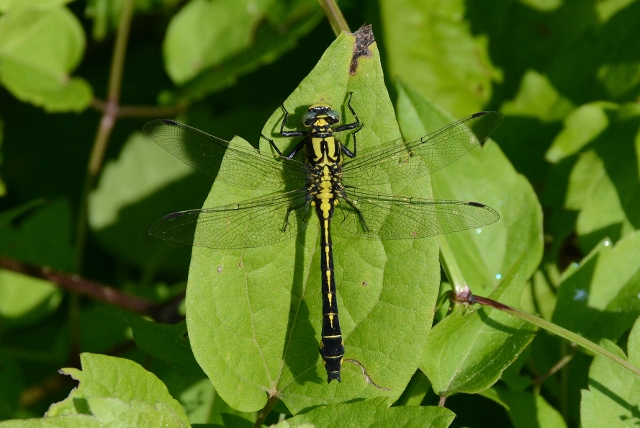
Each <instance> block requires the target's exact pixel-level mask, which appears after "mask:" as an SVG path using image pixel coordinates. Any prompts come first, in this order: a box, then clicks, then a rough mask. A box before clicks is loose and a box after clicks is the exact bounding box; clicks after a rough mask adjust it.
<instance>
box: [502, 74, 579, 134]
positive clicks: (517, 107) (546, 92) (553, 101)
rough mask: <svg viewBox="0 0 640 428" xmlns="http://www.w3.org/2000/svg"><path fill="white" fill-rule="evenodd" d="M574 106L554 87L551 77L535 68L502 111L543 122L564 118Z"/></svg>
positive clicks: (509, 114)
mask: <svg viewBox="0 0 640 428" xmlns="http://www.w3.org/2000/svg"><path fill="white" fill-rule="evenodd" d="M573 108H574V106H573V104H572V103H571V101H570V100H569V99H567V98H566V97H564V96H563V95H562V93H561V92H558V90H557V89H556V88H554V87H553V85H552V84H551V82H549V78H548V77H547V76H544V75H542V74H540V73H537V72H535V71H533V70H528V71H527V72H526V73H525V74H524V76H522V81H521V82H520V88H519V89H518V93H517V94H516V96H515V98H514V99H513V100H511V101H507V102H505V103H504V104H503V105H502V106H501V107H500V111H501V112H503V113H504V114H505V115H507V116H526V117H534V118H536V119H539V120H540V121H542V122H554V121H558V120H562V119H564V118H565V117H566V116H567V114H569V113H570V112H571V111H572V110H573Z"/></svg>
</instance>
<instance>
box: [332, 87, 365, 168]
mask: <svg viewBox="0 0 640 428" xmlns="http://www.w3.org/2000/svg"><path fill="white" fill-rule="evenodd" d="M352 96H353V92H349V100H348V101H347V107H348V108H349V110H350V111H351V114H352V115H353V117H354V119H355V120H356V121H355V122H353V123H348V124H346V125H342V126H338V127H336V128H334V129H333V132H342V131H349V130H351V129H355V131H354V132H353V133H352V134H351V135H352V136H353V151H351V150H349V149H348V148H347V147H346V146H345V145H344V144H340V146H341V149H342V152H343V153H344V154H345V155H346V156H348V157H350V158H354V157H356V134H357V133H358V132H360V130H361V129H362V127H363V126H364V123H362V122H360V118H358V115H357V114H356V111H355V110H354V109H353V107H352V106H351V97H352Z"/></svg>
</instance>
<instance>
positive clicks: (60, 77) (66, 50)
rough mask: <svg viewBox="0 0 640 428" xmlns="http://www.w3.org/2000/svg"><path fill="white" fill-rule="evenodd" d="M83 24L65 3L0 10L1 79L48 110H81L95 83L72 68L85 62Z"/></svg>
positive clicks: (24, 97)
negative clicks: (86, 79)
mask: <svg viewBox="0 0 640 428" xmlns="http://www.w3.org/2000/svg"><path fill="white" fill-rule="evenodd" d="M84 47H85V40H84V32H83V30H82V26H81V25H80V23H79V22H78V20H77V19H76V17H75V16H74V15H73V14H72V13H71V12H69V10H68V9H67V8H65V7H62V6H60V7H49V8H43V9H35V8H34V9H31V8H24V9H23V8H20V10H18V11H13V12H12V13H7V14H5V15H2V16H0V82H2V84H3V85H4V86H6V87H7V89H8V90H9V91H11V92H12V93H13V95H15V96H16V97H17V98H19V99H20V100H22V101H26V102H30V103H32V104H35V105H37V106H41V107H44V108H45V110H47V111H52V112H54V111H69V110H72V111H81V110H83V109H85V108H86V107H87V106H88V105H89V103H90V102H91V97H92V94H91V87H90V86H89V84H88V83H87V82H85V81H84V80H82V79H80V78H75V77H70V76H69V72H70V71H71V70H73V69H74V68H75V67H76V66H77V65H78V63H79V61H80V59H81V58H82V54H83V52H84Z"/></svg>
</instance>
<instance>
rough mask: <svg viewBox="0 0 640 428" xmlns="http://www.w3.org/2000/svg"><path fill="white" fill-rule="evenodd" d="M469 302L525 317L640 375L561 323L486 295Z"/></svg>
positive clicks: (631, 367) (627, 363) (620, 360)
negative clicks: (555, 322)
mask: <svg viewBox="0 0 640 428" xmlns="http://www.w3.org/2000/svg"><path fill="white" fill-rule="evenodd" d="M468 301H469V303H480V304H482V305H485V306H490V307H492V308H496V309H499V310H501V311H504V312H507V313H509V314H511V315H513V316H515V317H518V318H520V319H523V320H525V321H527V322H529V323H531V324H533V325H537V326H538V327H540V328H543V329H545V330H547V331H548V332H550V333H553V334H555V335H557V336H560V337H562V338H564V339H566V340H568V341H569V342H573V343H575V344H577V345H578V346H582V347H583V348H584V349H587V350H589V351H591V352H593V353H594V354H596V355H600V356H602V357H605V358H607V359H609V360H610V361H612V362H614V363H616V364H618V365H620V366H622V367H624V368H625V369H627V370H629V371H630V372H631V373H633V374H635V375H636V376H638V377H640V368H638V367H636V366H634V365H633V364H631V363H629V362H628V361H626V360H624V359H623V358H620V357H619V356H617V355H615V354H613V353H611V352H609V351H607V350H606V349H604V348H603V347H601V346H599V345H596V344H595V343H593V342H591V341H590V340H588V339H586V338H584V337H582V336H580V335H578V334H576V333H574V332H572V331H569V330H567V329H566V328H562V327H560V326H559V325H556V324H553V323H550V322H549V321H546V320H544V319H542V318H539V317H537V316H535V315H532V314H530V313H527V312H524V311H521V310H519V309H516V308H512V307H510V306H507V305H504V304H502V303H500V302H496V301H495V300H492V299H488V298H486V297H480V296H474V295H471V296H470V298H469V300H468Z"/></svg>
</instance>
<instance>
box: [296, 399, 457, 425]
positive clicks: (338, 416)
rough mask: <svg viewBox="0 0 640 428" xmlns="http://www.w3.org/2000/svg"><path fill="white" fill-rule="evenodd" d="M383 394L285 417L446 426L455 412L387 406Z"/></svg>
mask: <svg viewBox="0 0 640 428" xmlns="http://www.w3.org/2000/svg"><path fill="white" fill-rule="evenodd" d="M389 405H390V403H389V401H388V400H387V399H386V398H384V397H379V398H373V399H370V400H365V401H359V402H356V403H350V404H332V405H329V406H326V407H320V408H318V409H314V410H312V411H310V412H309V413H305V414H304V415H299V416H295V417H293V418H291V419H287V422H288V423H289V426H298V424H305V423H309V424H313V426H317V427H328V426H358V427H370V428H374V427H391V426H396V427H400V426H401V427H407V428H409V427H433V428H446V427H448V426H449V425H450V424H451V422H452V421H453V419H454V418H455V414H454V413H453V412H452V411H451V410H449V409H446V408H444V407H424V406H402V407H391V408H389Z"/></svg>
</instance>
